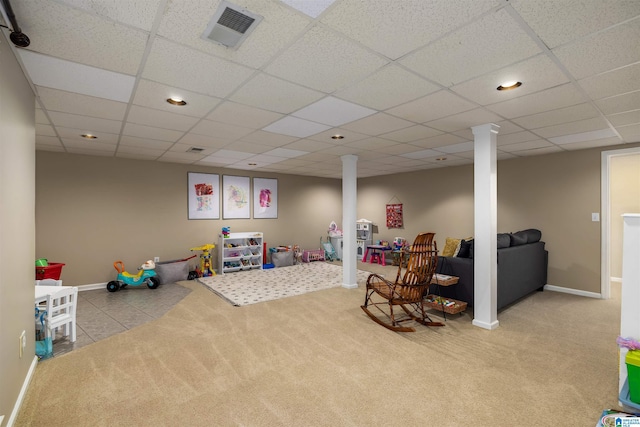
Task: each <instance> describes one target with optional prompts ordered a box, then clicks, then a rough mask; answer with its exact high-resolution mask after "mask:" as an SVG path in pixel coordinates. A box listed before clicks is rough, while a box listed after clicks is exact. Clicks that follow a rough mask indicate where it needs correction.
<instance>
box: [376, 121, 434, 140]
mask: <svg viewBox="0 0 640 427" xmlns="http://www.w3.org/2000/svg"><path fill="white" fill-rule="evenodd" d="M440 134H442V131H439V130H437V129H433V128H430V127H427V126H423V125H415V126H410V127H408V128H404V129H400V130H396V131H394V132H389V133H384V134H382V135H380V137H381V138H385V139H390V140H392V141H396V142H412V141H417V140H419V139H425V138H430V137H432V136H436V135H440Z"/></svg>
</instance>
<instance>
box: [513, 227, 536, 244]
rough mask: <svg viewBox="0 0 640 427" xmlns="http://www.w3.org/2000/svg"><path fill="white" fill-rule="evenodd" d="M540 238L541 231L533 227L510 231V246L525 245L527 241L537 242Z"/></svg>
mask: <svg viewBox="0 0 640 427" xmlns="http://www.w3.org/2000/svg"><path fill="white" fill-rule="evenodd" d="M541 238H542V232H541V231H540V230H536V229H534V228H529V229H527V230H522V231H516V232H515V233H511V246H519V245H526V244H527V243H535V242H539V241H540V239H541Z"/></svg>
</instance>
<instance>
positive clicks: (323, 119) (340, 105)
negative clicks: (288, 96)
mask: <svg viewBox="0 0 640 427" xmlns="http://www.w3.org/2000/svg"><path fill="white" fill-rule="evenodd" d="M374 113H376V111H375V110H372V109H370V108H366V107H362V106H360V105H356V104H354V103H352V102H348V101H343V100H342V99H338V98H334V97H333V96H328V97H326V98H323V99H321V100H319V101H316V102H314V103H313V104H311V105H307V106H306V107H304V108H302V109H300V110H298V111H295V112H294V113H292V115H293V116H295V117H299V118H301V119H306V120H311V121H313V122H316V123H322V124H325V125H330V126H341V125H343V124H345V123H350V122H353V121H355V120H358V119H361V118H363V117H367V116H370V115H371V114H374Z"/></svg>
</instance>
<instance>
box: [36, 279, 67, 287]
mask: <svg viewBox="0 0 640 427" xmlns="http://www.w3.org/2000/svg"><path fill="white" fill-rule="evenodd" d="M36 286H62V280H56V279H41V280H36Z"/></svg>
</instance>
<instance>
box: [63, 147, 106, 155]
mask: <svg viewBox="0 0 640 427" xmlns="http://www.w3.org/2000/svg"><path fill="white" fill-rule="evenodd" d="M67 153H71V154H83V155H87V156H102V157H113V155H114V154H115V148H114V149H113V150H110V149H105V150H99V149H96V150H94V149H90V148H76V147H71V148H67Z"/></svg>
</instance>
